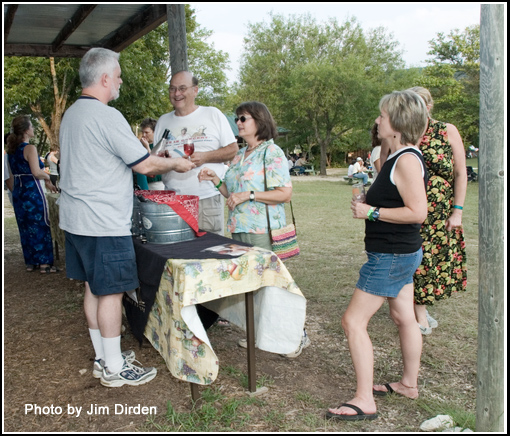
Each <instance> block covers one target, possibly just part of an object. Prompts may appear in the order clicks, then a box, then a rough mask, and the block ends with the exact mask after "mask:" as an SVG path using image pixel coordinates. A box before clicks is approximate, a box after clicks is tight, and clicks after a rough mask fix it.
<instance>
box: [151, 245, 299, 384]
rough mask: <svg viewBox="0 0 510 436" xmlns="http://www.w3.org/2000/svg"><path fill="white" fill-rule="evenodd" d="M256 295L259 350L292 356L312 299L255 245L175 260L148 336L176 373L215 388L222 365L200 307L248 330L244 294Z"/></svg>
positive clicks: (164, 281)
mask: <svg viewBox="0 0 510 436" xmlns="http://www.w3.org/2000/svg"><path fill="white" fill-rule="evenodd" d="M251 291H256V292H255V293H254V301H255V342H256V345H257V347H258V348H260V349H263V350H266V351H270V352H275V353H289V352H291V351H294V350H295V349H296V348H297V347H298V346H299V343H300V340H301V336H302V332H303V327H304V322H305V316H306V300H305V298H304V296H303V295H302V293H301V291H300V290H299V288H298V287H297V285H296V283H295V282H294V280H293V279H292V277H291V275H290V273H289V272H288V270H287V268H286V267H285V265H284V264H283V263H282V262H281V261H280V259H279V258H278V257H277V256H276V255H275V254H274V253H272V252H270V251H267V250H264V249H261V248H257V247H252V248H251V249H250V250H249V251H248V252H247V253H246V254H244V255H243V256H240V257H237V258H233V259H200V260H198V259H197V260H193V259H191V260H190V259H169V260H168V261H167V263H166V265H165V270H164V272H163V275H162V278H161V282H160V285H159V290H158V292H157V294H156V298H155V302H154V304H153V306H152V310H151V312H150V315H149V319H148V322H147V324H146V328H145V336H146V337H147V338H148V339H149V341H150V342H151V344H152V345H153V346H154V348H156V349H157V350H158V351H159V353H160V354H161V355H162V356H163V358H164V359H165V362H166V365H167V367H168V369H169V370H170V372H171V373H172V375H174V376H175V377H177V378H179V379H181V380H185V381H188V382H192V383H197V384H201V385H208V384H211V383H212V382H213V381H214V380H215V379H216V377H217V375H218V368H219V362H218V357H217V356H216V354H215V352H214V350H213V349H212V346H211V343H210V342H209V339H208V337H207V333H206V331H205V330H204V328H203V326H202V323H201V322H200V319H199V317H198V315H197V312H196V308H195V304H198V303H200V304H205V305H206V306H207V307H208V308H211V309H213V310H215V311H216V312H217V313H219V314H220V316H222V317H223V318H225V319H228V320H230V321H231V322H233V323H234V324H236V325H238V326H240V327H241V328H245V325H244V322H245V315H244V314H245V312H244V294H245V293H246V292H251Z"/></svg>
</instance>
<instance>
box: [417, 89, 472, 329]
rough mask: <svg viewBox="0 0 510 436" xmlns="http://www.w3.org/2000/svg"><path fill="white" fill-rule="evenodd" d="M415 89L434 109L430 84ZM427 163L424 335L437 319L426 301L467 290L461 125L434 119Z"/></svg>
mask: <svg viewBox="0 0 510 436" xmlns="http://www.w3.org/2000/svg"><path fill="white" fill-rule="evenodd" d="M411 90H413V91H415V92H416V93H418V95H420V96H421V97H422V98H423V100H424V101H425V104H426V105H427V109H428V111H429V115H430V111H431V110H432V107H433V104H434V102H433V100H432V96H431V95H430V92H429V91H428V89H426V88H422V87H414V88H411ZM420 150H421V152H422V153H423V158H424V159H425V162H426V165H427V173H428V186H427V201H428V209H429V213H428V216H427V219H426V220H425V222H424V223H423V226H422V229H421V236H422V238H423V246H422V247H423V260H422V264H421V265H420V266H419V267H418V269H417V271H416V274H415V276H414V299H415V313H416V320H417V321H418V324H419V325H420V330H421V332H422V334H424V335H428V334H430V333H432V328H434V327H437V321H436V320H435V319H434V318H432V317H431V316H430V315H429V314H428V312H427V306H429V305H432V304H434V302H435V301H436V300H442V299H446V298H448V297H450V296H451V294H452V293H455V292H459V291H465V290H466V276H467V267H466V250H465V242H464V231H463V229H462V208H463V206H464V200H465V197H466V189H467V172H466V157H465V151H464V145H463V143H462V139H461V137H460V134H459V132H458V130H457V128H456V127H455V126H454V125H452V124H447V123H443V122H441V121H436V120H433V119H432V118H430V117H429V125H428V128H427V131H426V132H425V135H424V136H423V140H422V142H421V144H420Z"/></svg>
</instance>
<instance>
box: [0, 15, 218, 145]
mask: <svg viewBox="0 0 510 436" xmlns="http://www.w3.org/2000/svg"><path fill="white" fill-rule="evenodd" d="M185 11H186V32H187V41H188V48H189V63H190V70H191V71H193V73H194V74H195V75H196V76H197V77H198V78H199V79H200V82H201V88H202V90H201V92H200V94H199V97H198V98H197V102H198V103H199V104H213V103H218V102H220V103H221V99H220V98H219V96H221V95H223V93H224V91H225V87H226V83H227V79H226V75H225V73H224V72H223V71H224V70H225V69H226V68H228V55H227V54H225V53H223V52H221V51H216V50H214V47H212V46H209V45H208V44H207V43H206V41H205V40H206V39H207V38H208V37H209V36H210V32H209V31H206V30H203V29H201V28H200V26H199V25H198V24H197V23H196V17H195V11H194V10H193V9H191V8H190V6H189V5H186V8H185ZM167 28H168V25H167V24H166V23H164V24H162V25H161V26H159V27H158V28H157V29H155V30H153V31H152V32H150V33H148V34H147V35H145V36H143V37H142V38H140V39H139V40H137V41H135V42H134V43H133V44H131V45H130V46H129V47H127V48H126V49H125V50H124V51H123V52H122V54H121V56H120V65H121V68H122V80H123V85H122V87H121V92H120V97H119V99H118V100H116V101H115V102H112V103H111V105H112V106H113V107H116V108H117V109H119V110H120V111H121V112H122V113H123V114H124V116H125V117H126V119H127V120H128V121H129V122H130V123H131V124H133V125H134V124H136V123H138V122H140V121H141V120H142V119H143V118H146V117H149V116H151V117H154V118H157V117H159V115H161V114H163V113H165V112H168V111H169V110H170V101H169V98H168V81H169V76H170V71H169V52H168V32H167ZM79 62H80V60H79V59H53V58H50V59H46V58H36V57H6V58H4V90H5V92H4V129H5V130H7V131H8V129H9V125H10V123H11V120H12V119H13V118H14V117H15V116H16V115H19V114H30V113H32V114H34V116H35V117H36V118H37V120H38V124H40V126H41V127H42V129H43V130H44V133H45V134H46V135H47V137H48V140H49V142H50V146H52V147H58V137H59V131H60V122H61V119H62V115H63V113H64V112H65V110H66V109H67V108H68V107H69V106H70V105H71V104H72V103H73V102H74V101H75V100H76V98H77V97H78V95H79V93H80V91H81V86H80V82H79V78H78V68H79ZM42 152H43V150H39V153H41V154H42Z"/></svg>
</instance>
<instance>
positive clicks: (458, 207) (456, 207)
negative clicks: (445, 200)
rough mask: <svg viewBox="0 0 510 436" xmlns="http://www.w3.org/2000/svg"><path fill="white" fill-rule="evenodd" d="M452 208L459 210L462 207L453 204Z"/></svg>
mask: <svg viewBox="0 0 510 436" xmlns="http://www.w3.org/2000/svg"><path fill="white" fill-rule="evenodd" d="M453 208H454V209H459V210H462V209H463V208H462V206H457V205H455V206H453Z"/></svg>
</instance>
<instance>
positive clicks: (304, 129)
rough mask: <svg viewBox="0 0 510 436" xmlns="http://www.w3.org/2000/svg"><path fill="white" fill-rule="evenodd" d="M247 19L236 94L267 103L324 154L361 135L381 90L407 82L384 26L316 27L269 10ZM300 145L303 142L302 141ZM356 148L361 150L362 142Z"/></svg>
mask: <svg viewBox="0 0 510 436" xmlns="http://www.w3.org/2000/svg"><path fill="white" fill-rule="evenodd" d="M270 19H271V21H270V22H269V23H264V22H263V23H257V24H251V25H249V27H248V36H247V37H246V38H245V42H244V55H243V58H242V65H241V75H240V79H241V83H240V85H239V93H238V96H239V97H240V99H244V100H259V101H261V102H263V103H265V104H266V105H267V106H268V107H269V109H270V111H271V112H272V114H273V116H274V117H275V119H276V120H277V122H278V123H279V124H281V125H283V126H285V127H286V128H289V129H291V130H292V132H293V135H294V136H295V137H300V138H308V142H309V143H308V148H311V147H312V146H313V145H317V146H318V147H319V149H320V168H321V174H326V165H327V159H328V153H330V152H331V150H332V149H333V148H338V147H341V146H342V144H343V145H345V144H349V146H351V145H352V141H349V139H348V138H349V137H356V138H359V137H361V136H364V137H365V144H363V145H364V146H365V145H366V147H370V139H369V131H370V128H371V126H372V125H373V123H374V120H375V118H376V117H377V114H378V102H379V99H380V98H381V97H382V95H384V94H386V93H388V92H391V91H392V90H394V89H401V88H403V87H406V86H411V84H412V80H413V78H414V77H415V73H413V72H405V73H403V72H402V69H403V67H404V62H403V60H402V56H401V52H400V51H399V50H398V43H397V42H396V41H394V40H393V39H392V37H391V36H389V35H387V34H386V31H385V30H384V29H383V28H377V29H372V30H369V31H368V32H364V31H363V29H362V28H361V26H360V25H359V23H358V22H357V20H356V19H355V18H350V19H347V20H346V21H345V22H344V23H342V24H338V23H337V21H336V20H335V19H330V20H329V21H328V22H326V23H323V24H318V23H317V22H316V21H315V20H314V19H312V18H311V17H310V16H309V15H304V16H297V17H296V16H291V17H290V18H284V17H283V16H282V15H273V14H270ZM301 145H303V144H301ZM358 148H362V147H361V146H360V147H358Z"/></svg>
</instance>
